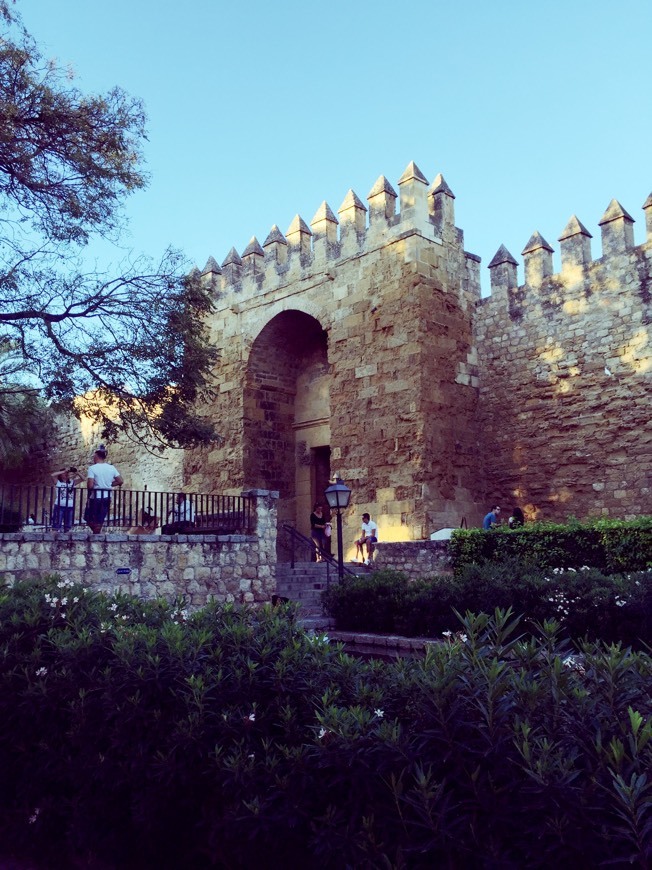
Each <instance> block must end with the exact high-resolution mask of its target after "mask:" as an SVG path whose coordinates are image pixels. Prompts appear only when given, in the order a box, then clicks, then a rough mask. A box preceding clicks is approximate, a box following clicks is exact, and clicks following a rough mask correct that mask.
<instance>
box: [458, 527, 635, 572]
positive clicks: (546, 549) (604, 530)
mask: <svg viewBox="0 0 652 870" xmlns="http://www.w3.org/2000/svg"><path fill="white" fill-rule="evenodd" d="M450 553H451V560H452V562H453V570H454V572H455V574H460V573H461V572H463V571H464V570H465V569H466V568H468V567H469V566H470V565H483V564H485V563H487V562H503V561H510V560H517V561H518V562H519V563H521V564H523V565H529V566H531V567H537V568H575V569H577V568H580V567H581V566H583V565H588V566H589V567H590V568H597V569H599V570H600V571H602V572H604V573H606V574H613V573H617V572H619V571H643V570H645V569H646V568H650V567H652V517H640V518H638V519H637V520H631V521H624V520H604V519H600V520H597V519H596V520H588V521H586V522H582V523H579V522H577V521H576V520H571V521H570V522H569V523H567V524H565V525H560V524H555V523H528V524H527V525H525V526H523V527H522V528H519V529H513V530H512V529H509V528H507V527H505V526H503V527H499V528H497V529H492V530H490V531H483V530H481V529H469V530H468V531H465V530H461V529H458V530H456V531H455V532H454V533H453V536H452V538H451V543H450Z"/></svg>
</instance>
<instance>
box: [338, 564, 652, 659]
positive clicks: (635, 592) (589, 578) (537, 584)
mask: <svg viewBox="0 0 652 870" xmlns="http://www.w3.org/2000/svg"><path fill="white" fill-rule="evenodd" d="M323 602H324V609H325V611H326V612H327V613H328V614H329V615H330V616H332V617H333V618H334V619H335V623H336V626H337V628H338V629H342V630H349V631H369V632H378V633H390V634H401V635H405V636H407V637H421V636H423V637H438V636H440V635H441V633H442V632H443V631H446V630H449V629H451V628H452V627H454V625H455V622H456V616H455V612H456V611H457V612H461V613H463V612H465V611H467V610H469V611H472V612H475V613H491V612H492V611H493V610H494V609H495V608H496V607H500V608H503V609H507V608H512V609H513V611H514V612H515V613H518V614H521V615H523V616H524V618H525V619H526V620H529V621H531V622H543V621H544V620H546V619H551V618H554V619H557V620H559V622H560V625H561V631H562V632H563V633H564V634H565V635H566V636H568V637H571V638H580V637H587V638H590V639H593V640H604V641H607V642H609V643H612V642H613V643H616V642H618V641H621V642H623V643H626V644H633V645H635V646H637V647H639V646H641V644H646V643H647V644H652V571H650V570H648V571H636V572H630V573H627V574H609V575H607V574H603V573H602V572H601V571H599V570H597V569H595V568H589V566H587V565H583V566H581V567H580V568H579V569H575V568H567V569H562V568H552V569H547V570H542V569H541V568H537V567H533V566H532V565H527V564H526V565H523V564H522V563H521V562H519V561H518V560H517V559H508V560H505V561H503V562H485V563H483V564H474V565H469V566H467V567H466V568H465V569H464V570H463V571H461V572H459V574H458V575H454V576H449V575H443V576H439V577H433V578H432V579H430V580H421V581H416V582H410V581H409V580H408V578H407V576H406V575H401V574H399V573H397V572H384V571H377V572H374V574H373V575H372V576H370V577H363V578H359V579H356V580H347V581H346V582H345V583H343V584H342V585H340V586H332V587H331V588H330V590H328V592H326V593H325V594H324V596H323ZM379 615H382V618H379Z"/></svg>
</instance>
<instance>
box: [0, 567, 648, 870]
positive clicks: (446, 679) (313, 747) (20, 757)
mask: <svg viewBox="0 0 652 870" xmlns="http://www.w3.org/2000/svg"><path fill="white" fill-rule="evenodd" d="M59 582H61V581H59ZM291 617H292V611H291V610H288V609H285V610H276V611H272V610H263V611H258V612H249V611H241V612H237V611H235V610H233V609H232V608H219V607H216V606H213V607H208V608H206V609H205V610H203V611H202V612H200V613H197V614H195V615H188V614H186V613H184V612H183V609H182V608H180V607H178V606H177V607H168V606H166V605H164V604H160V603H158V604H143V603H142V602H140V601H138V600H137V599H132V598H127V597H125V596H116V597H115V598H113V599H110V598H103V597H101V596H96V595H92V594H89V593H85V592H83V590H82V589H80V588H78V587H67V586H57V585H56V582H55V583H50V584H45V585H44V584H42V583H41V584H34V585H20V586H18V587H16V588H15V589H14V590H6V591H5V592H3V593H2V594H0V661H1V667H0V716H1V717H2V723H3V726H2V729H1V730H0V770H1V771H2V777H0V863H1V864H2V866H22V867H25V866H29V867H30V868H32V870H40V868H44V870H45V868H48V870H52V868H70V867H85V868H98V870H99V868H102V870H107V868H118V867H119V868H143V867H156V868H161V870H163V868H178V867H184V868H188V870H193V868H207V867H218V868H232V867H242V868H248V867H252V868H253V867H260V866H266V867H270V868H273V867H289V866H294V867H309V866H311V867H319V868H338V870H339V868H343V867H361V868H366V867H369V868H371V867H374V868H376V867H378V868H380V867H402V868H415V870H416V868H425V867H440V866H441V867H464V868H467V867H469V868H489V867H494V868H497V867H501V868H509V867H514V868H516V867H530V868H547V867H552V866H577V867H594V866H598V865H602V864H603V863H604V864H613V865H615V866H620V865H626V864H627V865H628V866H638V867H647V866H649V865H650V861H651V860H652V822H651V800H650V784H649V783H648V781H647V776H648V771H649V770H650V766H651V765H652V739H651V738H652V721H651V719H650V717H651V715H652V700H651V698H650V692H649V686H650V679H651V677H652V659H651V658H650V656H649V655H647V654H646V653H642V652H641V653H634V652H632V651H631V650H628V649H624V648H621V647H620V646H614V647H607V646H604V645H590V644H586V645H585V646H584V647H583V648H582V649H581V650H579V651H576V652H575V653H574V654H571V652H570V649H569V648H568V646H565V645H564V643H563V642H560V641H559V638H558V636H557V628H556V626H555V624H553V623H549V624H546V625H543V626H541V627H540V628H539V630H538V631H537V635H536V636H535V637H533V636H530V635H524V636H519V632H520V626H518V625H517V621H516V620H514V619H512V618H510V616H509V614H505V613H502V612H497V613H496V614H495V616H494V617H492V618H490V617H488V616H478V617H474V616H472V615H467V616H466V617H465V618H464V620H463V622H462V624H461V625H459V626H458V628H459V631H458V633H457V634H456V635H455V637H452V638H451V640H450V642H445V643H439V644H435V645H433V647H432V648H431V649H430V651H429V652H428V654H427V655H426V656H425V657H424V658H418V659H406V660H402V661H399V662H397V663H396V664H383V663H379V662H374V661H369V662H365V661H361V660H357V659H353V658H351V657H349V656H347V655H345V654H344V653H343V652H342V650H341V649H340V648H339V647H333V646H331V645H330V644H328V643H327V642H326V639H324V638H321V637H310V636H308V635H307V634H305V633H304V632H302V631H301V630H300V629H299V628H297V627H296V625H295V624H294V622H293V620H292V618H291Z"/></svg>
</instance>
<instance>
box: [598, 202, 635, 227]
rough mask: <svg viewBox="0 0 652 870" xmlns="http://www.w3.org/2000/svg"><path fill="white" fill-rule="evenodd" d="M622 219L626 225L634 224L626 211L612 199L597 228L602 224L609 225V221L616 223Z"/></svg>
mask: <svg viewBox="0 0 652 870" xmlns="http://www.w3.org/2000/svg"><path fill="white" fill-rule="evenodd" d="M620 218H622V219H623V220H625V221H627V223H630V224H633V223H635V221H634V218H633V217H632V216H631V214H630V213H629V212H628V211H626V210H625V209H624V208H623V207H622V205H621V204H620V203H619V202H618V200H617V199H612V200H611V202H610V203H609V205H608V206H607V210H606V212H605V213H604V214H603V215H602V218H601V219H600V220H599V221H598V226H600V227H601V226H602V225H603V224H608V223H611V221H617V220H620Z"/></svg>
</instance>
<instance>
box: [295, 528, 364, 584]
mask: <svg viewBox="0 0 652 870" xmlns="http://www.w3.org/2000/svg"><path fill="white" fill-rule="evenodd" d="M279 532H280V533H281V534H279V544H280V547H281V548H282V550H283V551H284V555H285V556H286V557H287V561H288V562H289V563H290V567H291V568H294V566H295V564H296V562H297V561H305V562H313V561H315V556H316V554H317V553H319V555H320V557H321V558H322V560H323V561H324V562H325V563H326V579H327V583H329V584H330V575H331V571H334V572H335V576H336V577H337V571H338V564H337V559H336V558H335V556H333V555H332V554H331V553H329V552H328V551H327V550H324V549H322V548H321V547H318V546H317V545H316V544H315V542H314V541H313V540H312V538H308V537H307V536H306V535H304V534H302V533H301V532H300V531H299V530H298V529H297V528H295V527H294V526H293V525H291V524H290V523H283V524H282V525H281V527H280V529H279ZM342 570H343V573H344V574H345V575H346V576H347V577H357V576H358V575H357V574H356V573H355V571H351V569H350V568H347V567H346V565H343V566H342Z"/></svg>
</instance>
